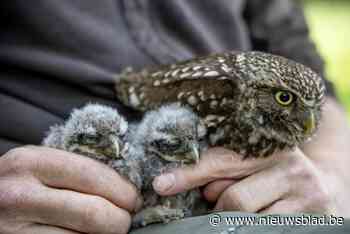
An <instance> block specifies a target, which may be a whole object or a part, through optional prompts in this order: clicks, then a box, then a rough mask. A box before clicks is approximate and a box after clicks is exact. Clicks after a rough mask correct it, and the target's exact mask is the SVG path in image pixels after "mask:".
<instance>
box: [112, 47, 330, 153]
mask: <svg viewBox="0 0 350 234" xmlns="http://www.w3.org/2000/svg"><path fill="white" fill-rule="evenodd" d="M115 87H116V94H117V97H118V98H119V99H120V100H121V101H122V102H123V103H124V104H125V105H128V106H130V107H133V108H134V109H137V110H140V111H147V110H150V109H154V108H156V107H159V106H161V105H164V104H165V103H174V102H179V103H181V104H183V105H186V106H190V107H191V108H192V109H193V111H195V112H196V113H197V114H198V115H199V116H200V117H201V119H202V120H203V121H204V123H205V125H206V127H207V128H208V136H209V139H210V144H211V145H215V146H224V147H227V148H229V149H232V150H234V151H236V152H237V153H240V154H242V155H244V156H254V157H257V156H261V155H262V156H268V155H270V154H272V153H274V152H275V151H276V150H283V149H285V148H292V147H295V146H297V145H300V144H302V143H303V142H305V141H306V140H307V139H309V138H310V137H311V136H312V135H313V134H314V133H315V130H316V129H317V126H318V124H319V120H320V116H321V106H322V103H323V99H324V93H325V86H324V83H323V80H322V79H321V77H319V76H318V74H316V73H315V72H314V71H312V70H311V69H310V68H308V67H306V66H304V65H302V64H299V63H296V62H294V61H292V60H289V59H286V58H284V57H281V56H276V55H272V54H267V53H262V52H226V53H221V54H212V55H209V56H207V57H200V58H194V59H191V60H187V61H182V62H179V63H176V64H172V65H164V66H159V67H155V68H146V69H143V70H141V71H132V69H128V70H126V71H124V72H123V73H122V74H120V75H118V76H117V79H116V86H115ZM278 92H284V93H287V94H283V96H284V98H290V99H292V100H291V103H290V104H288V105H284V104H282V103H281V102H278V100H276V99H277V98H279V97H280V95H277V93H278ZM277 96H278V97H277Z"/></svg>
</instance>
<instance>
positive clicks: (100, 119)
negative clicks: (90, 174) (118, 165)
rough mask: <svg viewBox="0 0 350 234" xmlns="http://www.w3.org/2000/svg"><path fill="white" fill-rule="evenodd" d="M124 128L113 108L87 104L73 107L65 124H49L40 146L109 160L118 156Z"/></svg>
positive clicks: (125, 130) (125, 127)
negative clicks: (76, 107)
mask: <svg viewBox="0 0 350 234" xmlns="http://www.w3.org/2000/svg"><path fill="white" fill-rule="evenodd" d="M127 129H128V123H127V122H126V121H125V120H124V118H123V117H122V116H121V115H120V114H119V113H118V112H117V111H116V110H115V109H112V108H110V107H107V106H102V105H98V104H88V105H86V106H85V107H83V108H81V109H75V110H74V111H73V112H72V113H71V115H70V118H69V119H68V120H67V121H66V123H65V124H64V125H61V126H53V127H51V128H50V131H49V133H48V135H47V137H46V138H45V139H44V141H43V145H45V146H49V147H53V148H58V149H62V150H66V151H69V152H74V153H78V154H82V155H86V156H89V157H92V158H94V159H98V160H100V161H103V162H108V161H109V160H111V159H113V158H118V157H121V151H122V149H123V147H124V146H125V144H124V142H123V138H124V136H125V134H126V132H127Z"/></svg>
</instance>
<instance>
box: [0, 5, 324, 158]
mask: <svg viewBox="0 0 350 234" xmlns="http://www.w3.org/2000/svg"><path fill="white" fill-rule="evenodd" d="M0 6H1V8H0V24H1V34H0V155H1V154H3V153H4V152H6V151H7V150H8V149H10V148H12V147H15V146H18V145H22V144H40V142H41V139H42V138H43V136H44V134H45V132H46V131H47V130H48V129H49V126H51V125H53V124H55V123H60V122H62V121H63V119H65V118H66V117H67V116H68V114H69V113H70V112H71V110H72V108H75V107H80V106H82V105H84V103H86V102H98V103H103V104H107V105H111V106H115V107H117V108H118V109H119V110H120V111H121V112H122V113H123V114H126V115H127V116H129V117H132V116H134V113H133V112H132V111H130V110H128V109H126V108H125V107H123V106H121V105H120V104H119V103H118V102H117V101H116V100H115V99H114V94H113V79H114V76H115V74H116V73H118V72H119V71H121V69H123V68H125V67H127V66H133V67H135V68H141V67H144V66H149V65H152V64H159V63H171V62H174V61H177V60H183V59H188V58H191V57H193V56H196V55H204V54H208V53H211V52H220V51H227V50H242V51H246V50H262V51H267V52H270V53H275V54H280V55H283V56H285V57H288V58H291V59H294V60H296V61H299V62H302V63H304V64H306V65H309V66H310V67H312V68H313V69H314V70H316V71H318V72H319V73H321V74H323V63H322V61H321V59H320V57H319V55H318V54H317V52H316V50H315V47H314V45H313V44H312V43H311V42H310V40H309V38H308V29H307V26H306V24H305V20H304V16H303V13H302V11H301V9H300V7H298V6H296V4H295V3H294V1H293V0H263V1H262V0H234V1H232V0H215V1H213V0H166V1H164V0H102V1H96V0H60V1H48V0H36V1H26V0H11V1H2V2H1V3H0ZM329 90H331V88H330V89H329Z"/></svg>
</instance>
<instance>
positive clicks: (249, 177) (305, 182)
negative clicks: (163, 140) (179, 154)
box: [153, 148, 334, 214]
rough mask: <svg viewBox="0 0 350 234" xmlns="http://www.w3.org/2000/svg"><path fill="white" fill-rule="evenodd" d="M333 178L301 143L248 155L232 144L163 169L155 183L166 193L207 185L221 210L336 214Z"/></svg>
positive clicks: (209, 195)
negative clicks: (230, 147)
mask: <svg viewBox="0 0 350 234" xmlns="http://www.w3.org/2000/svg"><path fill="white" fill-rule="evenodd" d="M328 182H329V179H328V177H327V175H325V174H324V173H323V172H322V171H321V170H319V169H318V168H317V167H316V166H315V165H314V164H313V162H311V161H310V159H309V158H308V157H307V156H305V155H304V153H303V152H302V151H301V150H299V149H296V150H294V151H292V152H281V153H278V154H275V155H272V156H270V157H267V158H249V159H245V160H243V159H242V157H241V156H239V155H237V154H235V153H234V152H232V151H230V150H226V149H224V148H212V149H210V150H208V151H207V152H205V153H204V154H203V157H202V160H201V161H200V163H199V164H197V165H195V166H194V167H191V168H181V169H177V170H175V171H173V172H171V173H169V174H164V175H161V176H159V177H157V178H156V179H155V180H154V181H153V186H154V188H155V190H156V191H157V192H158V193H159V194H161V195H171V194H176V193H178V192H182V191H185V190H188V189H191V188H195V187H199V186H204V190H203V193H204V196H205V197H206V199H207V200H208V201H211V202H216V206H215V209H216V210H231V211H232V210H236V211H246V212H258V213H300V212H307V213H327V214H328V213H332V214H333V212H334V203H333V201H332V198H333V194H332V193H331V191H329V189H328V186H327V183H328Z"/></svg>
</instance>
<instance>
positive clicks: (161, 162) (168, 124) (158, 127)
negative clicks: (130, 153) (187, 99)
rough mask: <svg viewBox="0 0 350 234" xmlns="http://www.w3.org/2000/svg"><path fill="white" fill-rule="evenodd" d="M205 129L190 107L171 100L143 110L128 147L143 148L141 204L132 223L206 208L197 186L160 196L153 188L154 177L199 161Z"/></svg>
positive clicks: (171, 217)
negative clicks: (169, 103)
mask: <svg viewBox="0 0 350 234" xmlns="http://www.w3.org/2000/svg"><path fill="white" fill-rule="evenodd" d="M205 133H206V129H205V127H204V125H203V124H202V123H201V121H200V119H199V118H198V116H197V115H195V114H194V113H193V112H192V111H191V110H190V109H188V108H185V107H180V106H179V105H176V104H173V105H169V106H163V107H161V108H159V109H157V110H154V111H150V112H147V113H146V115H145V117H144V118H143V120H142V122H141V123H140V124H139V126H138V127H137V129H136V131H135V133H134V139H133V142H132V146H131V147H130V148H132V147H136V148H138V149H139V150H137V151H138V152H143V157H141V158H142V173H143V174H142V178H143V185H142V189H141V193H142V195H143V197H144V207H143V209H142V210H141V211H140V212H139V213H137V214H136V215H135V217H134V219H133V226H134V227H139V226H145V225H148V224H151V223H157V222H169V221H171V220H175V219H180V218H183V217H187V216H192V215H195V214H200V213H202V212H204V211H206V208H205V203H204V202H202V200H201V196H200V193H199V191H198V190H196V189H195V190H191V191H188V192H184V193H180V194H177V195H175V196H168V197H161V196H159V195H157V193H156V192H155V191H154V190H153V187H152V181H153V179H154V177H156V176H158V175H160V174H161V173H163V172H166V171H168V170H171V169H173V168H176V167H181V166H183V165H192V164H195V163H197V162H198V161H199V157H200V150H201V145H204V144H205V139H204V136H205Z"/></svg>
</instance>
